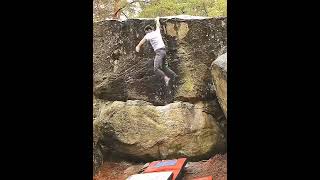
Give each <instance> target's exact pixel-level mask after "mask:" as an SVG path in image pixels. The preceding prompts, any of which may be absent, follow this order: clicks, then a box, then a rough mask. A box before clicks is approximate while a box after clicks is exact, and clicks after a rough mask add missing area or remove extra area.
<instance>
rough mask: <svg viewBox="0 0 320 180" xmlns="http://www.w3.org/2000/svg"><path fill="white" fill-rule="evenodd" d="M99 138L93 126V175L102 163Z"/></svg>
mask: <svg viewBox="0 0 320 180" xmlns="http://www.w3.org/2000/svg"><path fill="white" fill-rule="evenodd" d="M100 137H101V135H99V132H98V131H97V128H96V127H95V126H94V127H93V174H95V173H96V172H97V170H98V169H99V167H100V166H101V165H102V163H103V155H102V152H101V147H100V143H99V138H100Z"/></svg>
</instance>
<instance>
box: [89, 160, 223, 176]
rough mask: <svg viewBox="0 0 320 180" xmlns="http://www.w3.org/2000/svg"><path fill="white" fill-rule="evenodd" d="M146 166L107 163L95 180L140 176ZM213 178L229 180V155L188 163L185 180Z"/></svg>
mask: <svg viewBox="0 0 320 180" xmlns="http://www.w3.org/2000/svg"><path fill="white" fill-rule="evenodd" d="M143 166H144V164H131V163H128V162H105V163H104V164H103V165H102V166H101V168H100V171H99V172H97V174H96V175H95V176H94V177H93V180H125V179H126V178H127V177H129V176H131V175H133V174H138V173H139V171H140V170H141V169H142V168H143ZM210 175H211V176H212V177H213V180H226V179H227V154H224V155H221V154H218V155H215V156H213V157H212V158H210V159H209V160H204V161H199V162H188V163H187V165H186V167H185V174H184V177H183V180H192V179H193V178H196V177H205V176H210Z"/></svg>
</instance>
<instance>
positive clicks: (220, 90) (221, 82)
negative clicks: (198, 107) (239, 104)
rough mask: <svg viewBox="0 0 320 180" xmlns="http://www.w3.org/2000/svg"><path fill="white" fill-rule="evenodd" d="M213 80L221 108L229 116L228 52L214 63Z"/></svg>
mask: <svg viewBox="0 0 320 180" xmlns="http://www.w3.org/2000/svg"><path fill="white" fill-rule="evenodd" d="M211 73H212V77H213V78H212V80H213V82H214V85H215V87H216V88H215V89H216V95H217V97H218V100H219V103H220V105H221V108H222V110H223V112H224V114H225V116H226V117H227V53H224V54H222V55H221V56H219V57H218V58H217V59H216V60H215V61H213V63H212V70H211Z"/></svg>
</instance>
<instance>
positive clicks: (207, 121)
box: [94, 100, 226, 160]
mask: <svg viewBox="0 0 320 180" xmlns="http://www.w3.org/2000/svg"><path fill="white" fill-rule="evenodd" d="M225 121H226V120H225V117H224V115H223V112H222V110H221V109H220V107H219V104H218V102H217V101H215V100H213V101H210V102H198V103H196V104H191V103H187V102H174V103H171V104H169V105H166V106H153V105H152V104H151V103H148V102H145V101H140V100H134V101H131V100H129V101H127V102H122V101H114V102H113V103H110V104H105V105H102V106H101V113H100V116H99V117H97V119H96V120H95V121H94V124H95V126H96V127H97V129H98V131H99V132H101V134H100V135H101V137H100V141H101V144H102V147H103V148H107V149H108V150H111V151H113V152H114V153H115V154H118V155H119V156H124V157H126V158H131V159H138V160H151V159H160V158H177V157H180V156H186V157H189V158H195V159H197V158H198V159H199V158H203V157H210V156H211V155H212V154H213V153H216V152H224V151H225V147H226V137H225V132H224V127H223V125H224V124H223V123H224V122H225Z"/></svg>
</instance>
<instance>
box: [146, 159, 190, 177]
mask: <svg viewBox="0 0 320 180" xmlns="http://www.w3.org/2000/svg"><path fill="white" fill-rule="evenodd" d="M186 163H187V158H179V159H172V160H160V161H153V162H152V163H150V165H149V166H148V167H147V168H146V169H145V170H144V171H143V172H144V173H150V172H162V171H172V172H173V178H172V180H175V179H176V178H177V177H178V176H179V175H180V174H181V171H182V169H183V167H184V166H185V165H186Z"/></svg>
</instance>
